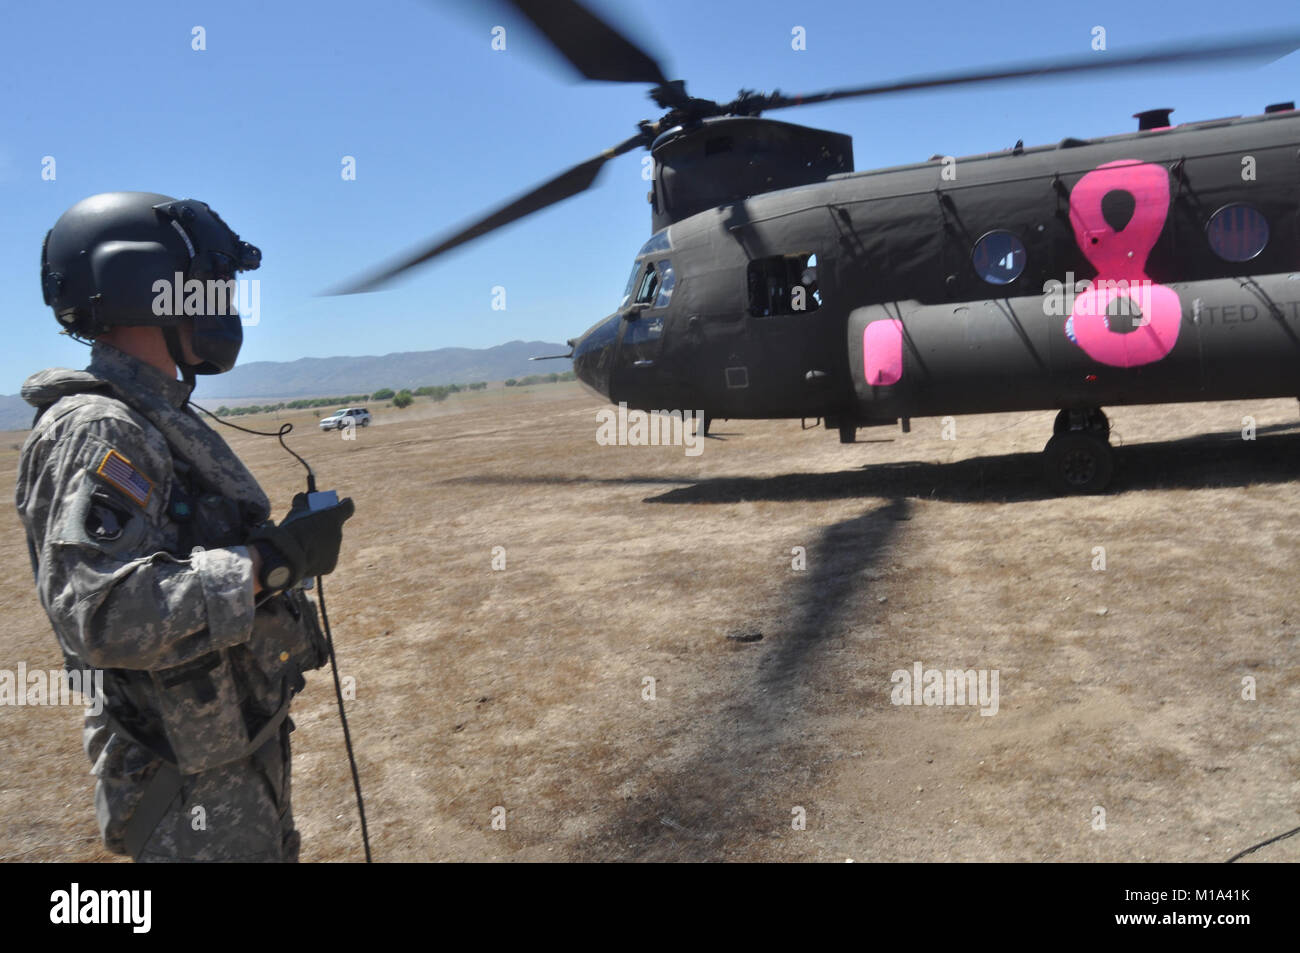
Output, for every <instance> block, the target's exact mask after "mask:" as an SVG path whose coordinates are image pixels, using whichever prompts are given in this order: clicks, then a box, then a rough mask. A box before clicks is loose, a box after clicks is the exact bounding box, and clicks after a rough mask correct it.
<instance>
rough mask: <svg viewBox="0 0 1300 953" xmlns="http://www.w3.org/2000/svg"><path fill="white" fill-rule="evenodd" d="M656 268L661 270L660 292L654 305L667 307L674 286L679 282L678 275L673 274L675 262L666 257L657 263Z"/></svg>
mask: <svg viewBox="0 0 1300 953" xmlns="http://www.w3.org/2000/svg"><path fill="white" fill-rule="evenodd" d="M656 270H657V271H658V272H659V294H658V296H657V297H656V298H655V303H654V307H655V308H656V309H658V308H666V307H668V302H669V300H670V299H671V298H672V296H673V286H674V285H676V284H677V276H676V275H674V274H673V263H672V262H671V261H669V260H668V259H666V258H665V259H664V260H663V261H661V262H659V263H658V264H657V265H656Z"/></svg>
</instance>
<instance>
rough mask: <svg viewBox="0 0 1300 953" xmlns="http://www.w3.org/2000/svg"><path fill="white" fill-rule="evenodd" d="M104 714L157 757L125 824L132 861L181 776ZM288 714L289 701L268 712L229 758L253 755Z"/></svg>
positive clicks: (165, 808)
mask: <svg viewBox="0 0 1300 953" xmlns="http://www.w3.org/2000/svg"><path fill="white" fill-rule="evenodd" d="M105 714H107V715H108V726H109V728H110V729H111V730H112V732H113V733H114V734H117V735H121V736H122V737H123V738H125V739H127V740H128V741H130V742H132V743H133V744H137V745H139V746H140V747H141V748H144V749H145V750H146V751H150V752H152V753H153V754H154V755H156V756H158V757H159V758H161V761H160V763H159V765H158V770H157V771H156V772H155V773H154V776H153V777H152V778H150V779H149V782H148V784H147V785H146V787H145V789H144V796H143V797H141V798H140V803H139V804H137V805H136V808H135V811H134V812H133V813H132V814H131V819H130V820H129V821H127V823H126V832H125V836H124V840H125V841H126V852H127V854H128V855H129V856H130V857H131V859H132V860H135V859H137V858H138V857H139V856H140V852H141V851H143V850H144V845H145V844H146V843H148V841H149V838H150V837H151V836H152V835H153V832H154V831H155V830H157V829H158V825H159V824H160V823H161V822H162V819H163V818H164V817H165V816H166V815H167V812H168V811H169V810H170V809H171V806H172V803H173V802H174V801H175V800H176V798H177V796H178V795H179V794H180V793H181V789H182V788H183V787H184V784H185V775H183V774H181V772H180V770H179V769H178V768H177V767H176V763H175V762H174V761H171V760H169V759H167V758H164V757H162V756H161V755H159V754H158V751H157V750H156V749H155V748H154V747H152V746H150V745H147V744H145V743H144V742H143V741H141V740H140V739H139V738H138V737H137V736H136V735H135V734H133V733H132V732H131V731H129V730H127V729H126V728H125V727H123V725H122V723H121V722H120V721H118V720H117V719H116V718H114V717H113V716H112V715H111V714H108V712H107V711H106V712H105ZM288 716H289V703H288V702H287V701H286V702H285V703H284V704H283V705H281V706H280V710H279V711H277V712H276V713H275V714H274V715H272V716H271V718H270V720H269V721H268V722H267V723H266V724H265V725H263V726H262V728H261V730H260V731H258V733H257V734H256V735H255V736H253V738H252V740H251V741H249V742H248V744H247V745H246V746H245V747H244V751H243V754H242V755H241V756H240V757H239V758H235V759H233V760H236V761H239V760H243V759H244V758H248V757H251V756H252V755H254V754H255V753H256V752H257V751H258V750H260V749H261V748H262V746H263V745H265V744H266V743H267V742H268V741H270V740H271V738H272V737H273V736H274V735H275V733H276V732H278V731H279V730H280V725H281V724H283V723H284V720H285V718H287V717H288Z"/></svg>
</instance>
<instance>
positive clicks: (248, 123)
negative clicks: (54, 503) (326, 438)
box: [0, 0, 1300, 394]
mask: <svg viewBox="0 0 1300 953" xmlns="http://www.w3.org/2000/svg"><path fill="white" fill-rule="evenodd" d="M598 6H599V7H600V9H602V10H604V11H606V12H607V13H609V14H611V16H612V18H613V19H614V20H616V22H618V23H620V24H621V25H622V26H623V27H624V28H625V29H626V31H627V32H628V33H630V34H632V35H634V36H636V37H637V38H638V39H640V40H641V41H642V42H643V43H644V44H645V45H646V46H648V47H649V48H650V49H651V51H652V52H655V53H656V54H658V55H659V56H660V57H661V62H662V63H663V65H664V67H665V71H666V72H667V73H668V74H669V75H670V76H672V77H681V78H685V79H686V80H687V83H688V89H689V90H690V91H691V92H693V93H694V94H696V95H700V96H706V97H709V98H713V99H719V100H723V99H728V98H731V97H732V96H734V94H735V93H736V91H737V90H738V89H739V88H741V87H748V88H758V89H765V90H771V89H772V88H774V87H775V88H779V89H781V90H782V91H783V92H787V93H793V92H815V91H818V90H821V89H825V88H828V87H832V86H842V85H861V84H866V83H869V82H874V81H880V80H886V79H889V78H897V77H902V76H907V75H912V74H917V73H927V72H936V71H948V70H955V69H961V68H965V67H976V66H982V65H991V64H998V63H1007V62H1017V61H1022V60H1036V59H1040V58H1045V57H1052V56H1057V55H1060V56H1078V55H1085V54H1088V53H1089V43H1090V40H1091V32H1090V31H1091V30H1092V28H1093V27H1094V26H1098V25H1100V26H1103V27H1105V28H1106V31H1107V41H1108V43H1107V45H1108V47H1109V49H1110V50H1111V51H1113V52H1122V51H1126V50H1135V49H1138V48H1141V47H1146V46H1152V45H1161V44H1164V43H1168V42H1173V41H1177V40H1179V39H1190V38H1200V37H1207V36H1208V37H1214V36H1218V35H1235V34H1238V33H1253V32H1257V31H1260V30H1263V29H1268V28H1274V27H1278V26H1285V27H1287V28H1289V29H1296V28H1300V11H1297V10H1296V8H1295V4H1294V0H1257V2H1252V3H1249V4H1244V3H1238V4H1232V5H1230V6H1225V5H1223V4H1222V3H1221V2H1217V0H1184V2H1183V3H1180V4H1177V5H1171V4H1169V3H1167V2H1157V0H1124V2H1110V0H1102V2H1089V3H1086V4H1080V3H1071V4H1063V3H1059V2H1055V0H980V2H971V0H965V2H960V3H958V2H947V0H928V2H925V3H898V2H890V3H876V2H869V0H824V2H819V0H804V2H799V3H791V2H772V0H657V2H654V3H636V4H632V3H626V2H624V3H614V2H612V0H606V2H604V3H603V4H598ZM55 10H57V15H56V13H55V12H53V11H55ZM1174 11H1177V15H1176V16H1175V15H1174ZM1225 13H1230V18H1229V17H1228V16H1225ZM5 17H6V21H7V22H6V29H5V30H4V31H3V34H2V35H0V202H2V203H3V204H2V205H0V207H2V208H3V210H4V224H3V228H0V281H2V282H3V287H4V288H5V289H7V291H8V294H7V296H6V297H7V301H6V308H7V312H8V313H7V316H6V317H7V322H8V327H9V328H10V335H9V339H8V346H6V347H4V348H3V349H0V393H9V394H12V393H16V392H17V391H18V388H19V386H20V384H21V382H22V380H23V378H24V377H26V376H27V374H29V373H31V372H33V371H35V370H38V369H40V368H43V367H48V366H52V365H63V366H75V367H80V366H82V365H84V363H85V358H86V353H85V349H84V347H82V346H81V345H78V344H76V343H75V342H72V341H69V340H67V339H66V338H62V337H60V336H59V335H58V333H57V326H56V324H55V322H54V319H53V317H52V315H51V313H50V311H49V309H47V308H46V307H45V306H44V304H43V303H42V301H41V296H40V288H39V256H40V244H41V239H42V238H43V236H44V234H45V232H46V230H47V229H48V228H49V227H50V226H51V225H52V224H53V223H54V221H55V220H56V219H57V218H58V216H59V215H60V214H61V213H62V212H63V210H64V209H66V208H67V207H68V206H69V205H71V204H73V203H74V202H76V201H78V200H79V199H81V198H84V197H85V196H87V195H91V194H94V193H96V192H103V191H111V190H116V189H137V190H143V191H154V192H163V193H167V194H170V195H173V196H176V197H193V198H198V199H202V200H203V201H206V202H208V203H209V204H210V205H212V207H213V208H214V209H216V210H217V211H218V212H219V213H220V214H221V215H222V217H223V218H225V220H226V221H227V222H228V223H229V224H230V225H231V226H232V227H233V228H234V229H235V230H236V231H238V232H239V233H240V234H241V236H242V237H244V238H245V239H247V240H248V241H251V242H253V243H254V244H256V245H258V246H260V247H261V249H262V252H263V255H264V264H263V267H262V269H261V270H260V271H259V272H257V273H256V274H255V275H254V277H258V278H260V279H261V321H260V323H259V324H258V325H257V326H256V327H249V328H246V329H245V344H244V351H243V353H242V355H241V358H242V359H243V360H246V361H247V360H293V359H295V358H299V357H304V356H321V357H323V356H330V355H338V354H384V353H388V352H393V351H408V350H428V349H432V348H438V347H447V346H463V347H487V346H490V345H493V344H498V343H501V342H503V341H508V340H512V339H518V338H522V339H525V340H550V341H563V340H564V339H566V338H568V337H572V336H574V335H575V334H577V333H579V332H581V331H582V330H584V329H585V328H586V327H587V326H589V325H590V324H591V323H593V322H594V321H595V320H597V319H598V318H600V317H602V316H603V315H605V314H607V313H608V312H609V311H611V310H612V309H613V307H614V306H615V305H616V304H617V302H618V299H619V296H620V294H621V291H622V285H623V282H624V280H625V279H626V276H627V270H628V266H629V264H630V261H631V258H632V255H633V254H634V253H635V251H636V249H637V247H638V246H639V245H640V244H641V242H642V241H644V239H645V238H646V237H647V236H648V234H649V208H648V206H647V205H646V202H645V192H646V188H647V184H646V183H645V182H644V181H642V179H641V164H640V161H639V159H640V155H641V153H634V154H630V155H628V156H624V157H623V158H621V159H619V160H617V161H615V162H613V163H611V164H610V165H608V166H607V167H606V169H605V172H604V174H603V175H602V177H601V179H600V180H599V182H598V183H597V185H596V187H595V188H594V189H592V190H591V191H589V192H588V193H586V194H585V195H583V196H579V197H578V198H575V199H572V200H570V201H569V202H567V203H564V204H563V205H560V206H558V207H555V208H552V209H550V210H548V211H546V212H543V213H541V214H539V215H536V216H533V217H532V218H530V219H528V220H526V221H524V222H522V223H520V224H517V225H515V226H513V227H511V228H509V229H507V230H504V231H502V232H498V233H496V234H495V235H493V236H491V237H490V238H487V239H485V240H480V241H479V242H477V243H474V244H472V245H469V246H467V247H465V248H463V249H460V250H458V251H456V252H453V253H451V254H450V255H448V256H445V257H444V258H443V259H441V260H440V261H439V262H438V263H435V264H434V265H432V266H428V267H425V268H423V269H420V270H418V271H416V272H413V273H411V274H410V275H409V276H407V277H404V278H403V279H400V280H399V281H398V282H397V283H396V284H395V285H394V286H393V287H392V288H391V290H388V291H385V292H380V293H374V294H368V295H360V296H352V297H342V298H340V297H320V296H318V292H320V291H322V290H323V289H325V288H326V287H328V286H330V285H332V284H334V283H336V282H337V281H339V280H341V279H342V278H345V277H350V276H352V275H355V274H357V273H358V272H365V271H367V270H368V269H369V268H371V267H372V266H374V265H376V264H379V263H382V262H385V261H387V260H388V259H390V258H392V257H393V256H395V255H397V254H398V253H400V252H403V251H405V250H407V249H409V248H411V247H412V246H416V245H418V244H420V243H422V242H424V241H425V240H426V239H428V238H431V237H434V236H436V235H438V234H439V233H441V232H443V231H446V230H448V229H451V228H452V227H454V226H456V225H458V224H460V223H461V222H462V221H464V220H465V219H468V218H471V217H473V216H475V215H476V214H477V213H479V212H481V211H483V210H485V209H487V208H490V207H492V206H494V205H496V204H498V203H499V202H501V201H503V200H504V199H507V198H509V197H512V196H514V195H515V194H517V193H519V192H521V191H524V190H526V189H528V188H530V187H531V186H532V185H534V184H535V183H536V182H538V181H539V180H541V179H544V178H547V177H549V176H551V175H553V174H554V173H556V172H558V171H559V170H561V169H563V168H566V167H568V166H570V165H573V164H575V163H577V162H578V161H580V160H582V159H585V158H587V157H589V156H591V155H593V154H595V153H597V152H599V151H600V150H601V149H603V148H605V147H606V146H610V145H613V144H614V143H616V142H618V141H620V140H622V139H624V138H626V137H627V136H628V135H630V134H631V133H632V132H634V131H635V123H636V120H638V119H642V118H657V112H656V109H655V107H654V106H653V104H652V103H650V102H649V100H648V99H646V97H645V90H644V89H643V88H642V87H640V86H636V85H618V84H604V83H578V82H576V81H575V80H574V79H573V77H572V74H571V72H569V71H568V70H567V69H566V68H564V67H563V66H562V65H560V64H559V62H558V60H557V59H556V58H555V57H554V56H553V55H552V54H550V53H548V52H547V51H546V50H545V49H544V47H543V44H542V42H541V41H540V39H538V38H536V37H535V36H534V35H533V34H532V33H530V32H529V31H528V30H527V29H526V28H524V26H523V25H522V24H519V23H517V22H516V20H515V19H514V18H513V17H511V16H510V15H508V14H506V13H503V12H502V10H501V8H500V7H496V6H493V5H491V4H484V3H450V2H443V3H434V2H427V0H373V2H369V3H346V2H338V0H319V2H313V3H310V4H308V3H290V2H281V3H267V2H248V0H227V2H225V3H223V4H220V5H215V6H214V5H211V4H206V3H204V4H200V3H187V2H177V0H135V2H132V3H129V4H105V3H90V2H80V0H75V2H66V3H61V4H59V5H58V6H57V8H51V7H48V6H45V5H41V4H18V3H14V4H9V5H8V6H7V9H6V13H5ZM497 24H501V25H504V26H506V29H507V33H506V39H507V49H506V51H505V52H494V51H493V50H492V49H491V45H490V44H491V29H492V27H493V26H494V25H497ZM196 25H198V26H202V27H203V28H204V29H205V31H206V45H207V49H206V50H204V51H201V52H200V51H195V50H193V49H191V31H192V28H193V27H194V26H196ZM794 26H802V27H804V28H805V30H806V35H807V49H806V50H804V51H794V50H792V49H791V44H790V37H791V29H792V28H793V27H794ZM1287 99H1300V54H1292V55H1291V56H1289V57H1287V58H1285V59H1283V60H1281V61H1279V62H1277V63H1274V64H1272V65H1268V66H1262V67H1261V66H1242V65H1231V66H1219V67H1214V68H1211V69H1205V70H1195V69H1193V70H1180V71H1160V72H1155V73H1146V74H1132V73H1129V74H1123V75H1121V76H1115V77H1111V78H1106V79H1100V78H1093V79H1087V80H1078V79H1074V80H1051V81H1041V82H1031V83H1020V84H1016V85H998V86H989V87H983V88H980V89H972V90H963V91H949V92H925V93H913V94H908V95H904V96H897V97H892V98H888V99H872V100H857V101H850V102H846V103H835V104H827V105H822V106H812V107H808V108H805V109H801V110H791V111H783V112H781V113H774V114H773V117H774V118H780V119H785V120H793V121H798V122H802V123H806V124H808V125H812V126H820V127H824V128H829V129H834V130H837V131H840V132H844V133H848V134H850V135H852V136H853V138H854V154H855V160H856V165H857V168H859V169H867V168H873V167H877V166H885V165H894V164H898V163H902V162H910V161H917V160H923V159H926V158H928V157H929V156H930V155H932V154H934V153H944V154H953V155H966V154H970V153H977V152H986V151H991V150H996V149H1003V148H1007V147H1009V146H1010V145H1012V144H1013V143H1014V142H1015V141H1016V140H1017V139H1023V140H1024V141H1025V143H1026V145H1033V144H1037V143H1045V142H1055V141H1058V140H1059V139H1061V138H1063V137H1064V136H1067V135H1073V136H1080V137H1084V136H1096V135H1106V134H1109V133H1115V132H1122V131H1127V130H1130V129H1133V128H1135V122H1134V121H1133V120H1132V119H1130V118H1129V117H1130V115H1131V114H1132V113H1134V112H1136V111H1138V110H1140V109H1148V108H1152V107H1158V106H1173V107H1176V112H1175V113H1174V121H1175V122H1179V121H1182V122H1187V121H1192V120H1196V119H1208V118H1214V117H1219V116H1228V115H1238V114H1253V113H1258V112H1261V111H1262V110H1263V107H1264V106H1265V105H1266V104H1267V103H1271V102H1276V101H1279V100H1287ZM347 155H350V156H354V157H355V159H356V170H357V178H356V180H355V181H344V180H343V179H342V177H341V175H340V170H341V168H342V159H343V157H344V156H347ZM45 156H53V157H54V159H55V161H56V163H57V165H56V172H57V178H56V179H55V180H54V181H43V180H42V177H41V163H42V159H43V157H45ZM494 286H502V287H504V288H505V289H506V305H507V307H506V310H505V311H494V310H492V307H491V303H492V289H493V287H494ZM200 393H201V385H200Z"/></svg>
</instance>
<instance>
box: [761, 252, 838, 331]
mask: <svg viewBox="0 0 1300 953" xmlns="http://www.w3.org/2000/svg"><path fill="white" fill-rule="evenodd" d="M821 306H822V294H821V290H820V289H819V287H818V284H817V255H816V254H815V253H814V252H799V253H797V254H793V255H774V256H773V257H771V258H760V259H758V260H757V261H751V262H750V263H749V313H750V314H752V315H753V316H754V317H756V318H767V317H771V316H773V315H778V314H804V313H807V312H809V311H816V310H817V309H818V308H820V307H821Z"/></svg>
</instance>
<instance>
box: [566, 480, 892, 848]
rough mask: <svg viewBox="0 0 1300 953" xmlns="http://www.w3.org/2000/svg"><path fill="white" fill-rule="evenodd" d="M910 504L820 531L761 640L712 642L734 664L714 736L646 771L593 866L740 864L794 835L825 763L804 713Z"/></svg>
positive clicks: (601, 835)
mask: <svg viewBox="0 0 1300 953" xmlns="http://www.w3.org/2000/svg"><path fill="white" fill-rule="evenodd" d="M911 506H912V505H911V503H909V502H908V501H907V500H900V499H895V500H890V501H888V502H886V503H884V504H878V505H875V506H873V507H872V508H871V509H870V510H868V511H867V512H865V513H862V514H860V515H858V516H854V517H851V518H849V519H846V520H843V521H841V522H838V523H834V524H832V525H830V526H828V527H826V528H825V529H823V530H822V531H821V532H820V534H819V535H818V536H817V538H816V539H815V540H814V541H813V542H812V544H811V545H809V546H808V548H807V556H808V571H807V572H802V573H791V574H790V576H792V577H794V578H793V580H791V581H788V582H780V583H776V584H775V585H776V586H778V587H780V588H782V589H783V590H784V592H783V594H782V598H781V600H780V601H781V604H782V605H783V606H788V607H790V608H789V609H786V610H783V611H782V612H781V613H780V614H779V615H778V616H777V617H776V618H773V619H770V620H765V621H763V622H762V623H760V624H759V629H758V632H761V634H762V640H761V641H755V642H752V643H751V642H748V641H747V640H748V639H750V638H753V637H754V636H755V635H757V634H758V632H754V631H753V630H751V629H749V628H744V629H743V630H741V631H739V632H735V633H726V632H721V631H720V632H717V633H715V634H713V635H712V636H711V637H712V638H714V639H715V640H716V643H715V644H716V645H717V646H718V648H717V651H723V652H733V651H734V652H735V653H736V656H737V665H736V666H735V669H736V671H737V674H736V676H735V678H734V679H733V680H732V682H731V683H730V684H728V685H726V686H724V687H723V690H724V691H725V693H726V695H725V701H723V702H722V707H721V710H719V711H718V712H717V713H716V716H715V717H713V718H712V720H711V721H710V722H709V723H708V724H709V727H706V728H703V729H702V730H699V731H695V730H692V731H690V732H687V733H684V734H677V735H675V737H677V738H680V739H682V740H683V742H684V743H689V744H690V745H691V747H690V749H689V750H687V751H684V752H682V754H681V756H680V757H672V758H670V760H667V761H657V762H651V763H650V764H648V765H644V766H641V767H639V768H638V774H642V772H644V773H645V775H648V776H641V777H639V778H638V787H639V788H640V790H641V791H642V792H645V793H643V794H640V795H635V796H633V797H632V798H631V799H630V800H629V801H628V802H627V803H626V804H625V805H624V806H623V807H622V808H620V810H619V811H618V813H617V814H616V815H615V816H614V817H613V818H611V819H610V821H609V822H608V823H607V824H606V825H605V826H604V827H603V828H602V829H600V830H599V831H597V832H595V833H594V834H593V836H592V837H591V839H590V840H589V841H588V842H587V846H586V849H585V850H584V851H583V853H584V854H585V855H586V857H585V858H584V859H592V860H596V859H611V860H612V859H627V858H628V857H635V858H637V859H638V860H643V861H669V860H672V861H712V860H724V859H736V858H735V857H734V853H733V852H734V851H735V850H736V849H737V848H739V849H741V850H743V849H744V848H745V847H746V846H748V845H752V842H753V840H754V838H755V837H756V836H757V837H759V838H764V839H766V838H767V837H769V836H779V835H780V832H781V831H782V830H783V829H784V830H788V829H789V824H790V816H791V815H790V804H792V803H796V802H795V801H790V800H789V799H790V798H791V797H793V796H794V795H795V792H796V791H805V792H806V791H807V790H808V789H809V782H810V781H811V780H812V779H813V777H814V774H815V772H816V771H817V770H818V765H819V764H820V763H822V762H821V760H820V759H819V758H818V755H819V754H820V751H819V748H818V744H819V742H818V740H817V737H816V735H815V733H812V732H810V731H809V726H808V724H807V721H806V717H805V715H804V713H805V712H806V711H809V710H812V709H814V708H815V707H817V706H818V705H819V704H821V703H824V699H825V693H826V692H827V691H828V690H830V686H829V680H830V678H831V676H830V674H829V673H824V672H823V671H822V670H823V668H824V664H825V663H826V662H827V661H828V650H829V649H831V648H833V647H835V646H836V645H838V643H839V642H841V641H842V639H843V637H844V635H845V633H846V632H847V631H848V629H849V628H850V627H851V626H852V625H853V624H854V622H855V619H856V616H857V615H859V614H860V608H859V607H858V605H857V603H860V602H864V601H866V602H874V596H873V594H872V592H871V583H870V580H871V578H873V576H872V572H871V570H872V569H873V568H877V567H881V566H883V565H884V564H885V563H886V562H887V561H888V559H889V556H890V553H891V551H892V548H893V543H894V541H895V539H896V538H897V536H898V533H899V524H900V523H901V522H903V521H906V520H908V519H910V518H911ZM736 635H739V636H741V637H742V640H739V641H731V640H729V639H728V636H736ZM749 653H758V657H757V659H753V660H751V659H746V658H745V656H746V655H748V654H749ZM885 697H886V696H885V695H884V694H882V695H880V698H881V699H884V698H885ZM880 705H881V706H882V707H887V706H886V704H885V702H884V701H883V700H882V701H881V702H880ZM669 751H670V752H671V749H669ZM827 760H829V759H827ZM767 832H771V833H770V834H769V833H767ZM741 840H744V841H746V842H748V845H746V844H741V843H740V841H741Z"/></svg>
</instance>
